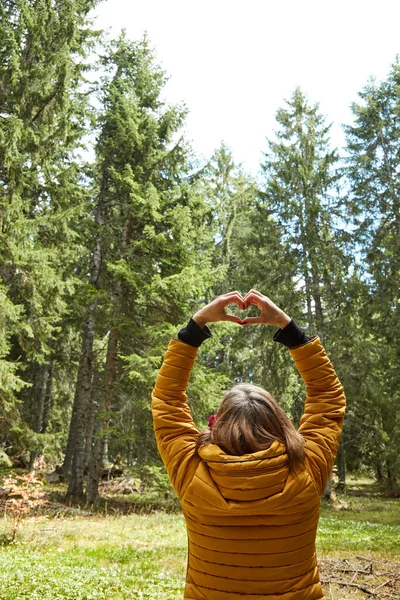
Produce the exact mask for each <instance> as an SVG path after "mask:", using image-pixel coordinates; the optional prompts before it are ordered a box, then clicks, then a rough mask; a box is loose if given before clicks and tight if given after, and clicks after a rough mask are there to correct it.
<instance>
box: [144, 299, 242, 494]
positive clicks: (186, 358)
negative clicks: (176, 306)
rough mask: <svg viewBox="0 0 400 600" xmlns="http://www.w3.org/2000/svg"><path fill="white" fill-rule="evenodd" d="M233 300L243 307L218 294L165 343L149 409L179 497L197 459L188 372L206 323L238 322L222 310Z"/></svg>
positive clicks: (164, 459) (204, 334) (202, 337)
mask: <svg viewBox="0 0 400 600" xmlns="http://www.w3.org/2000/svg"><path fill="white" fill-rule="evenodd" d="M233 303H235V304H238V305H239V306H240V307H241V308H243V307H244V305H243V298H242V297H241V295H240V294H239V293H238V292H230V293H229V294H225V295H223V296H219V297H218V298H216V299H215V300H214V301H213V302H211V303H210V304H208V305H207V306H205V307H204V308H202V309H201V310H200V311H199V312H198V313H196V314H195V315H194V317H193V319H191V320H190V321H189V323H188V325H187V326H186V327H184V328H183V329H181V331H180V332H179V333H178V338H179V339H178V340H171V342H170V343H169V346H168V350H167V353H166V355H165V357H164V362H163V364H162V366H161V369H160V371H159V374H158V377H157V380H156V384H155V387H154V390H153V395H152V412H153V421H154V431H155V436H156V440H157V446H158V450H159V452H160V455H161V458H162V459H163V462H164V464H165V466H166V469H167V472H168V475H169V477H170V479H171V482H172V485H173V486H174V489H175V490H176V492H177V494H178V496H179V497H182V496H183V494H184V493H185V490H186V487H187V485H188V484H189V483H190V481H191V480H192V478H193V476H194V473H195V470H196V468H197V465H198V463H199V461H200V458H199V457H198V456H197V454H196V451H195V448H196V440H197V436H198V434H199V432H198V430H197V428H196V426H195V424H194V422H193V419H192V415H191V412H190V408H189V407H188V405H187V395H186V390H187V386H188V383H189V378H190V373H191V370H192V368H193V365H194V361H195V358H196V356H197V348H198V346H200V344H201V343H202V342H203V341H204V340H205V339H207V338H208V337H210V336H211V333H210V331H209V329H208V327H207V326H206V323H207V322H215V321H232V322H236V323H241V321H240V319H239V318H238V317H234V316H232V315H227V314H226V312H225V309H226V307H227V306H228V305H229V304H233Z"/></svg>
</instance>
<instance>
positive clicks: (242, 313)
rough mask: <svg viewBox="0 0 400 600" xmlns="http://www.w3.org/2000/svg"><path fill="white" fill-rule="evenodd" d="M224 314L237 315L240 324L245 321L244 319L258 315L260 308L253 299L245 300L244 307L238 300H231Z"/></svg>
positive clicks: (259, 314)
mask: <svg viewBox="0 0 400 600" xmlns="http://www.w3.org/2000/svg"><path fill="white" fill-rule="evenodd" d="M252 309H253V310H252ZM255 309H257V310H255ZM225 314H226V315H227V316H228V317H229V316H233V317H239V319H240V322H241V324H243V323H245V321H246V319H249V318H251V319H252V318H257V317H260V316H261V309H260V307H259V306H257V304H256V303H255V302H254V301H248V302H246V303H245V305H244V307H242V306H241V305H240V302H232V303H231V304H228V306H227V307H226V308H225Z"/></svg>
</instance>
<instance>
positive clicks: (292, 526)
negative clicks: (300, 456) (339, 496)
mask: <svg viewBox="0 0 400 600" xmlns="http://www.w3.org/2000/svg"><path fill="white" fill-rule="evenodd" d="M200 456H201V458H202V462H201V463H200V464H199V467H198V469H197V471H196V474H195V476H194V478H193V480H192V482H191V484H190V485H189V486H188V489H187V491H186V494H185V496H184V498H183V500H182V509H183V513H184V516H185V519H186V525H187V530H188V540H189V562H188V572H187V585H186V591H185V598H187V599H189V598H193V599H194V598H196V599H197V598H213V599H215V600H219V599H221V600H222V599H223V600H225V599H226V598H235V597H237V598H238V597H241V598H245V599H247V598H248V599H249V600H250V599H252V600H254V598H257V597H258V598H260V599H261V598H263V599H265V598H269V599H270V600H272V599H274V600H275V598H276V599H278V598H279V599H280V600H282V598H284V600H285V596H282V594H285V593H290V595H289V596H288V598H291V599H292V598H295V596H293V592H294V591H295V590H303V592H304V589H305V588H306V589H307V596H299V597H301V598H302V597H307V598H321V596H322V594H321V593H320V586H319V585H317V588H316V589H315V590H314V589H313V587H315V584H318V582H319V577H318V571H317V569H316V558H315V535H316V528H317V523H318V515H319V503H320V496H319V493H318V491H317V489H316V486H315V484H314V483H313V481H312V479H311V477H310V475H309V474H308V472H307V471H306V470H305V469H304V470H303V471H302V472H301V473H300V474H299V475H298V476H293V475H289V473H288V468H287V455H286V453H285V447H284V446H283V445H282V444H281V443H279V442H276V443H274V444H273V445H272V446H271V447H270V448H269V449H268V450H264V451H261V452H258V453H256V454H255V455H247V456H243V457H241V459H240V461H238V460H237V457H233V456H230V457H227V456H226V455H224V454H223V453H222V452H221V451H220V450H219V448H218V447H216V446H206V447H205V448H203V449H202V450H200ZM211 590H212V595H210V594H211ZM199 592H200V595H199ZM266 592H267V593H266ZM201 594H202V595H201ZM227 594H228V595H227Z"/></svg>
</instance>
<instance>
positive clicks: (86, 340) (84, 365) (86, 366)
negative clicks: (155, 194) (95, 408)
mask: <svg viewBox="0 0 400 600" xmlns="http://www.w3.org/2000/svg"><path fill="white" fill-rule="evenodd" d="M106 189H107V174H106V172H105V173H104V174H103V179H102V187H101V191H100V194H99V199H98V202H97V207H96V224H97V225H98V227H99V231H98V234H97V237H96V243H95V247H94V250H93V262H92V269H91V276H90V283H91V285H92V286H93V287H94V288H96V289H99V278H100V272H101V266H102V260H103V238H102V236H103V234H102V230H101V228H102V226H103V225H104V221H105V196H106ZM96 307H97V303H96V301H94V302H92V303H91V304H90V306H89V307H88V310H87V319H86V322H85V325H84V329H83V338H82V351H81V358H80V361H79V370H78V378H77V382H76V388H75V396H74V404H73V408H72V417H71V423H70V428H69V434H68V442H67V449H66V452H65V458H64V462H63V465H62V468H61V471H62V474H63V475H64V476H65V477H67V475H68V473H69V472H70V470H71V468H72V473H71V479H70V484H69V487H68V492H67V497H68V498H71V497H73V496H76V497H77V498H82V497H83V496H84V491H83V476H84V467H85V447H86V440H87V427H88V423H87V410H88V407H89V402H90V398H91V393H92V384H93V370H94V366H93V363H94V357H93V342H94V334H95V323H96Z"/></svg>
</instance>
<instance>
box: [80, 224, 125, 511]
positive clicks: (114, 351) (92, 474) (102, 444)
mask: <svg viewBox="0 0 400 600" xmlns="http://www.w3.org/2000/svg"><path fill="white" fill-rule="evenodd" d="M131 226H132V222H131V219H130V218H126V219H125V221H124V226H123V229H122V239H121V252H120V255H121V258H122V259H123V258H124V257H125V253H126V250H127V248H128V245H129V240H130V236H131ZM121 314H123V284H122V281H121V280H119V281H118V283H117V286H116V293H115V300H114V319H113V323H114V324H115V325H114V328H113V329H111V331H110V335H109V338H108V346H107V358H106V365H105V368H104V383H103V387H102V390H101V400H100V404H99V413H100V418H102V424H101V426H100V428H99V434H98V436H96V437H97V439H96V442H95V444H94V447H93V452H92V459H91V461H90V465H89V475H88V482H87V500H88V503H89V504H95V502H96V501H97V498H98V493H99V492H98V488H99V482H100V474H101V469H102V466H103V465H105V463H108V433H107V432H108V427H109V412H110V409H111V407H112V404H113V398H114V388H115V379H116V375H117V369H118V343H119V337H120V332H119V328H118V325H117V323H118V320H119V318H120V316H121ZM102 413H103V417H101V414H102Z"/></svg>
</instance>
